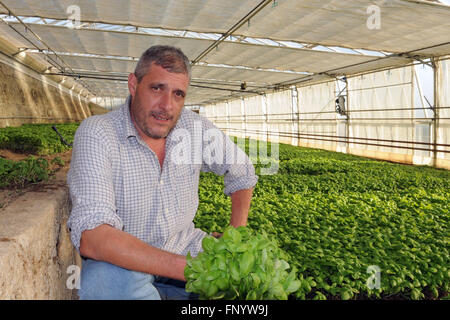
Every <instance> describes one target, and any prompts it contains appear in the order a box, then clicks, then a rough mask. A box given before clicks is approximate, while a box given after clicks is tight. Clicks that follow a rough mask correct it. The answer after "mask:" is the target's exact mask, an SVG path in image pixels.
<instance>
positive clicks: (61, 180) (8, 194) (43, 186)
mask: <svg viewBox="0 0 450 320" xmlns="http://www.w3.org/2000/svg"><path fill="white" fill-rule="evenodd" d="M30 155H31V154H23V153H15V152H12V151H10V150H6V149H0V157H1V158H4V159H8V160H13V161H20V160H24V159H26V158H27V157H29V156H30ZM34 156H35V157H40V158H44V159H46V160H47V161H48V163H49V169H50V171H51V174H50V177H49V179H48V181H41V182H38V183H31V184H29V185H26V186H25V187H21V188H0V212H1V211H2V210H3V209H4V208H6V207H7V206H8V205H9V204H10V203H11V202H12V201H14V200H15V199H16V198H17V197H19V196H20V195H22V194H24V193H26V192H30V191H35V192H36V191H43V190H48V189H54V188H59V187H64V186H65V176H66V174H67V170H69V167H70V159H71V157H72V150H69V151H66V152H63V153H56V154H52V155H46V156H37V155H34ZM56 157H59V158H60V159H61V160H63V161H64V166H61V165H58V164H56V163H53V164H52V163H51V161H52V160H53V159H54V158H56Z"/></svg>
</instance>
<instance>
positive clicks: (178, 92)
mask: <svg viewBox="0 0 450 320" xmlns="http://www.w3.org/2000/svg"><path fill="white" fill-rule="evenodd" d="M175 94H176V95H177V97H180V98H184V96H185V94H184V92H182V91H177V92H175Z"/></svg>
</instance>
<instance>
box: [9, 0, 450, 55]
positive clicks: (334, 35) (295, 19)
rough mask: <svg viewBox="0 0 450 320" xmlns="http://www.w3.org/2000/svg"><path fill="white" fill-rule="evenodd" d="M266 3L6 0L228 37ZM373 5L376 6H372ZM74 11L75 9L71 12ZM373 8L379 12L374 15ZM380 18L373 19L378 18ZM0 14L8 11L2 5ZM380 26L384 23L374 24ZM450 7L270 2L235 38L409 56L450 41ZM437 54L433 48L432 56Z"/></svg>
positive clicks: (23, 7)
mask: <svg viewBox="0 0 450 320" xmlns="http://www.w3.org/2000/svg"><path fill="white" fill-rule="evenodd" d="M260 2H261V1H260V0H239V1H238V0H229V1H223V0H189V1H188V0H169V1H167V0H153V1H141V0H131V1H123V0H97V1H91V0H80V1H77V2H76V3H74V1H73V0H50V1H34V0H4V3H5V4H6V5H7V6H8V7H9V8H10V9H11V10H13V11H14V13H15V14H17V15H25V16H40V17H48V18H58V19H68V17H69V16H70V15H71V13H72V12H73V11H70V8H72V7H71V6H74V5H76V6H78V8H79V9H80V11H79V12H80V17H81V20H82V21H94V22H95V21H96V22H107V23H117V24H127V25H128V24H129V25H134V26H143V27H161V28H167V29H178V30H192V31H199V32H218V33H224V32H226V31H227V30H229V28H231V27H232V26H233V25H235V24H236V23H237V22H238V21H239V20H240V19H242V18H243V17H245V16H246V15H247V13H249V12H250V11H251V10H252V9H253V8H255V7H256V6H257V5H258V4H259V3H260ZM374 6H375V8H378V9H373V8H374ZM68 10H69V11H68ZM373 10H375V11H373ZM376 10H378V12H379V16H378V17H379V19H378V20H371V17H375V18H376V17H377V16H376V15H377V12H376ZM0 12H3V13H7V12H6V10H5V9H4V8H0ZM371 21H372V22H373V21H375V22H377V21H379V23H371ZM448 30H450V7H449V6H446V5H443V4H436V3H431V2H427V1H420V0H392V1H374V0H346V1H342V0H321V1H310V0H295V1H284V0H283V1H280V0H278V1H267V5H266V6H265V7H264V8H263V9H262V10H261V11H260V12H258V13H257V14H256V15H255V16H254V17H253V18H251V19H250V23H248V24H245V25H243V26H242V27H241V28H240V29H239V30H237V32H235V34H236V35H246V36H250V37H261V38H272V39H278V40H295V41H300V42H306V43H315V44H322V45H327V46H333V45H335V46H344V47H349V48H360V49H369V50H376V51H389V52H407V51H412V50H416V49H419V48H418V46H419V47H420V48H425V47H429V46H434V45H438V44H442V43H445V42H448V41H449V37H448ZM432 52H433V51H432Z"/></svg>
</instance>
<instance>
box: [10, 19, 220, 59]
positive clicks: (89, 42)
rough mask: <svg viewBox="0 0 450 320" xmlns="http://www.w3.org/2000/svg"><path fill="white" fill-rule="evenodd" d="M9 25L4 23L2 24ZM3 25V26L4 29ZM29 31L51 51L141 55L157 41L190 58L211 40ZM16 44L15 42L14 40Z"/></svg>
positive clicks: (45, 28) (39, 27)
mask: <svg viewBox="0 0 450 320" xmlns="http://www.w3.org/2000/svg"><path fill="white" fill-rule="evenodd" d="M12 25H13V26H14V28H16V29H18V30H19V31H21V32H23V33H24V34H26V33H25V28H24V27H23V26H22V25H20V24H17V23H14V24H12ZM4 27H5V28H8V27H7V26H4ZM5 28H3V29H5ZM32 30H33V31H34V32H35V33H36V34H38V35H39V36H40V37H41V38H42V40H43V41H44V42H45V43H46V44H47V45H49V46H50V47H51V48H52V49H53V50H55V51H58V52H76V53H92V54H103V55H112V56H127V57H140V56H141V54H142V53H143V52H144V51H145V50H146V49H148V48H149V47H151V46H153V45H157V44H164V45H171V46H175V47H180V48H182V49H183V51H184V53H185V54H186V55H187V56H188V57H189V58H191V59H194V58H195V57H196V56H197V55H198V54H200V53H201V51H202V50H204V48H206V47H208V46H209V45H210V44H211V43H213V41H212V40H203V39H187V38H178V37H161V36H150V35H142V34H132V33H119V32H110V31H99V30H85V29H80V30H76V29H70V28H66V27H55V26H45V25H33V26H32ZM5 31H7V32H8V34H10V35H11V36H10V37H14V36H15V39H18V40H16V41H18V45H17V46H18V47H19V46H24V45H25V46H26V47H30V44H28V43H26V42H24V41H23V39H21V38H20V37H18V36H17V33H15V32H14V31H12V30H7V29H5ZM13 42H14V40H13ZM13 44H15V43H13Z"/></svg>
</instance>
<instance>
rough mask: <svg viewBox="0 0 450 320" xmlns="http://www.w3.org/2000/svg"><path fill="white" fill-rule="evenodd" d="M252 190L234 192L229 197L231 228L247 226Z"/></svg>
mask: <svg viewBox="0 0 450 320" xmlns="http://www.w3.org/2000/svg"><path fill="white" fill-rule="evenodd" d="M252 194H253V188H250V189H243V190H238V191H235V192H234V193H232V194H231V195H230V197H231V220H230V225H232V226H233V227H235V228H236V227H239V226H245V225H247V218H248V211H249V210H250V202H251V200H252Z"/></svg>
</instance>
